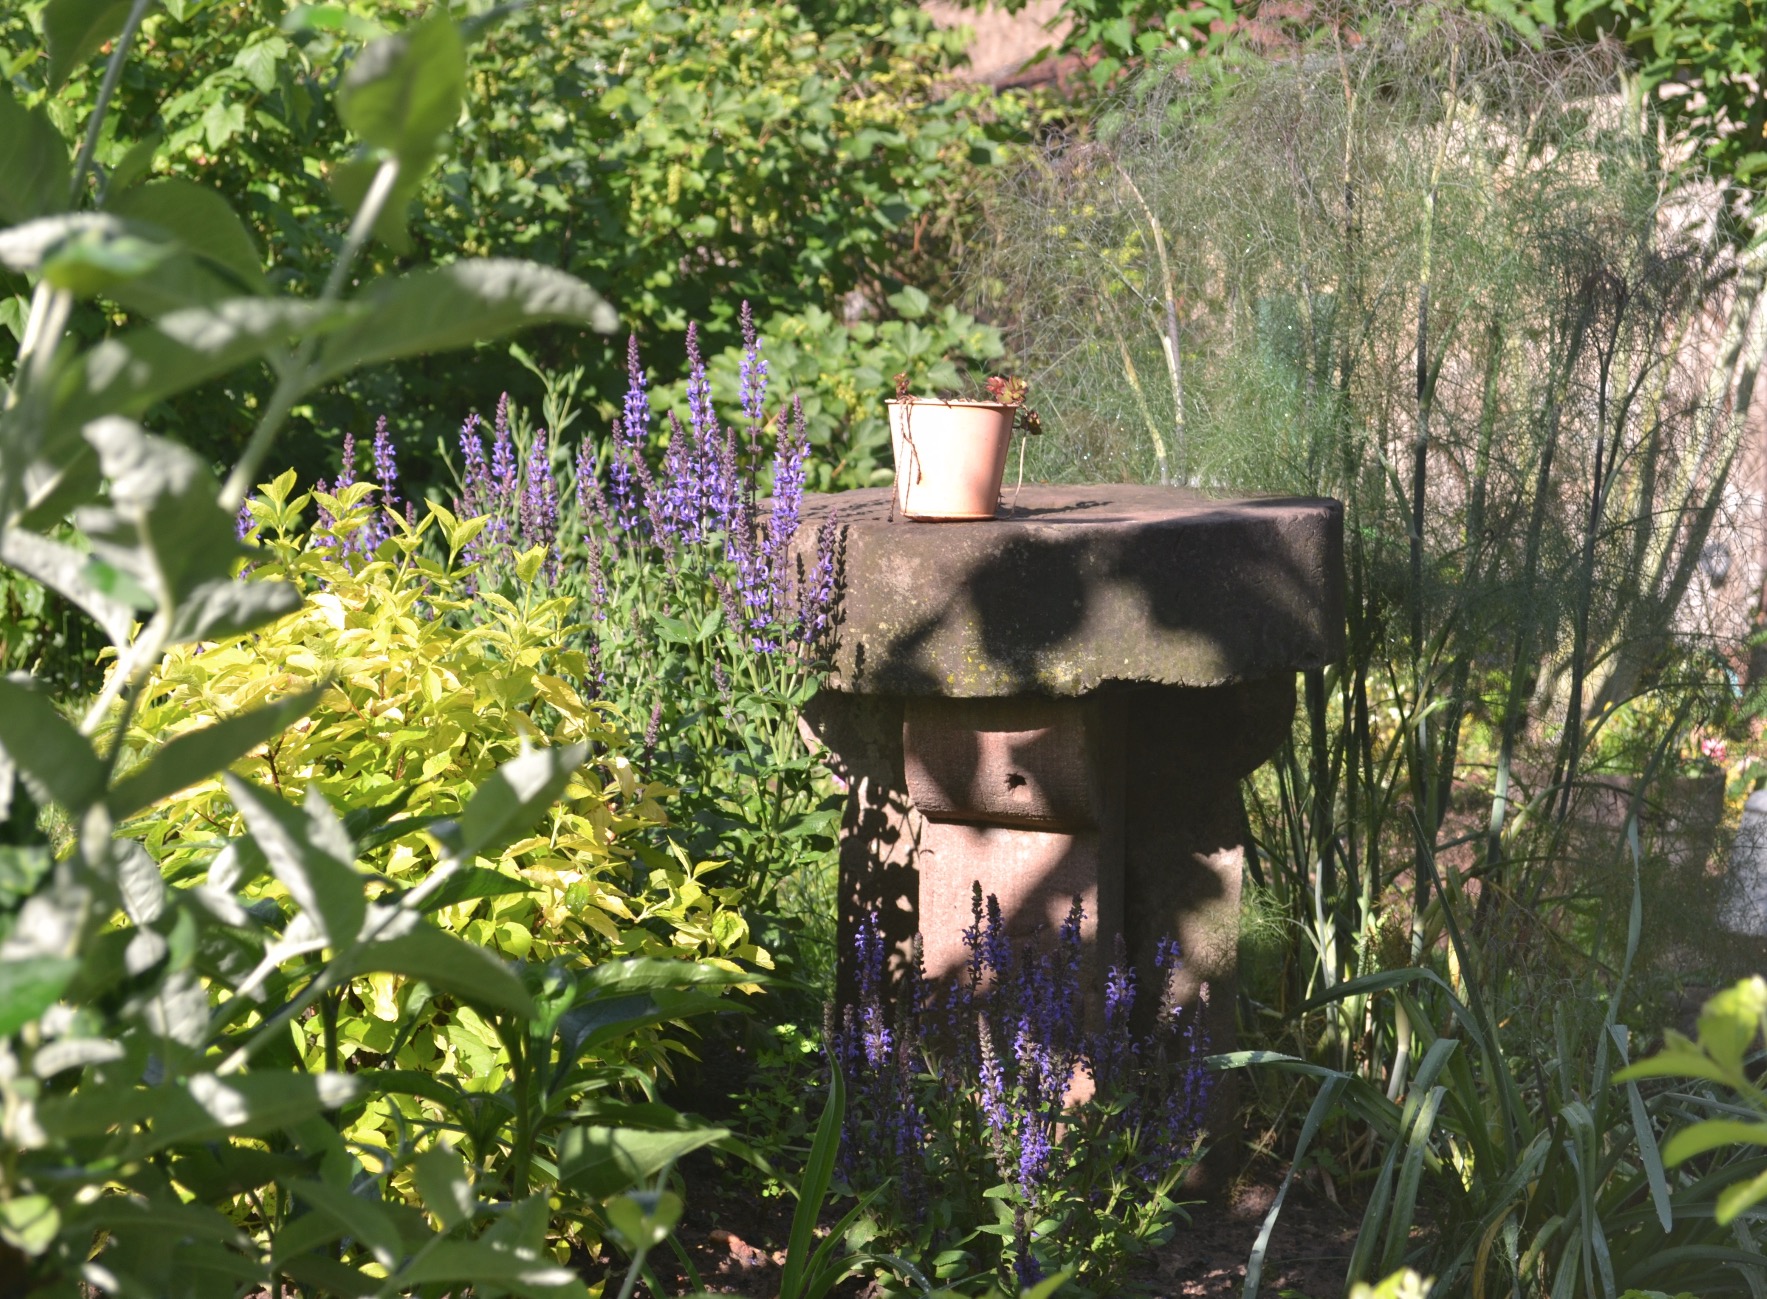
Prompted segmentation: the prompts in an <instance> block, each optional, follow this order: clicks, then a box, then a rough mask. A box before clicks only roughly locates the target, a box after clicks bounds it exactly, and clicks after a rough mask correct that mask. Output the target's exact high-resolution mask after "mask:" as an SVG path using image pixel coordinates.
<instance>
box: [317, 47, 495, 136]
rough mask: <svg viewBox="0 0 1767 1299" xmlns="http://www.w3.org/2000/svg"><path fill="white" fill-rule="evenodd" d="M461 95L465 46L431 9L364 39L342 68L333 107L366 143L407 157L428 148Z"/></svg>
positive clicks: (448, 123)
mask: <svg viewBox="0 0 1767 1299" xmlns="http://www.w3.org/2000/svg"><path fill="white" fill-rule="evenodd" d="M465 98H466V46H465V45H464V44H462V42H461V40H460V32H459V31H458V29H456V28H455V26H454V23H453V21H452V20H451V19H449V18H448V17H447V16H446V14H437V15H435V16H433V17H430V18H426V19H424V20H423V21H421V22H416V23H413V24H412V25H411V26H410V27H407V28H406V29H405V30H404V31H402V32H397V33H394V34H393V35H391V36H383V37H381V38H380V39H378V40H375V41H370V42H369V43H368V45H367V46H365V47H364V48H363V50H362V53H361V54H360V55H358V56H357V58H356V61H355V62H354V63H352V64H351V65H350V67H349V70H348V71H346V72H345V73H344V78H343V83H342V84H341V85H340V86H339V87H338V92H337V113H338V117H339V119H340V120H341V121H342V122H343V124H344V125H345V126H346V127H348V128H349V129H350V130H351V131H353V132H355V134H357V135H358V136H360V137H361V138H362V139H363V140H365V141H366V142H367V143H369V144H371V145H374V146H375V147H376V148H381V149H387V150H389V151H391V152H393V153H396V154H398V155H399V156H400V157H401V158H409V157H412V156H414V155H422V154H426V153H428V152H429V151H430V150H431V149H433V148H434V146H435V140H436V137H437V136H438V135H440V134H442V132H444V131H446V130H448V129H449V128H450V127H452V126H453V125H454V123H455V121H456V120H457V119H458V118H459V117H460V106H461V104H462V103H463V102H464V101H465Z"/></svg>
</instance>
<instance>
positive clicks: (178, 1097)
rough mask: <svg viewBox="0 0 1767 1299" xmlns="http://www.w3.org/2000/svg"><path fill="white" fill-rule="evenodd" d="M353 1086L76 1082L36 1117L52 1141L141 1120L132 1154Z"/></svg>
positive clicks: (255, 1125) (317, 1106)
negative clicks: (144, 1127)
mask: <svg viewBox="0 0 1767 1299" xmlns="http://www.w3.org/2000/svg"><path fill="white" fill-rule="evenodd" d="M361 1092H362V1082H361V1080H360V1079H358V1078H354V1077H351V1076H350V1075H348V1074H341V1073H313V1074H308V1073H292V1072H289V1073H284V1072H280V1071H274V1070H262V1071H257V1072H252V1073H237V1074H229V1075H226V1076H219V1075H216V1074H210V1073H203V1074H193V1075H192V1076H191V1077H190V1078H188V1079H187V1080H185V1081H183V1082H177V1083H164V1084H162V1085H160V1086H158V1087H131V1086H127V1085H115V1084H112V1085H104V1086H97V1087H81V1088H80V1089H79V1090H77V1091H74V1092H70V1093H68V1094H66V1095H60V1096H51V1097H48V1098H46V1099H44V1100H43V1101H41V1102H39V1103H38V1106H37V1121H38V1123H39V1124H40V1125H41V1126H42V1128H43V1131H44V1132H45V1133H47V1134H48V1135H49V1136H50V1137H52V1138H54V1139H56V1140H60V1141H71V1140H75V1139H77V1138H80V1137H92V1136H99V1135H102V1134H103V1133H106V1132H109V1131H111V1130H112V1129H114V1128H116V1127H118V1126H120V1125H124V1124H129V1123H137V1122H141V1121H143V1120H145V1121H148V1122H150V1123H151V1124H152V1125H153V1126H152V1131H151V1132H149V1133H147V1134H145V1135H143V1136H142V1137H140V1138H138V1140H137V1142H136V1143H135V1146H134V1148H133V1153H134V1154H135V1155H136V1156H140V1155H146V1154H151V1153H152V1152H153V1151H156V1150H163V1149H165V1148H166V1147H168V1146H172V1145H177V1144H180V1143H184V1144H194V1143H202V1142H207V1141H213V1140H216V1139H217V1138H220V1137H225V1136H253V1135H259V1134H262V1133H265V1132H270V1131H274V1130H276V1129H278V1128H283V1127H287V1126H289V1125H290V1124H294V1123H298V1122H300V1121H301V1120H302V1119H305V1118H310V1117H311V1116H313V1115H315V1114H319V1113H322V1112H324V1111H325V1110H329V1109H335V1108H337V1107H338V1106H340V1105H345V1104H348V1103H349V1102H350V1101H352V1100H354V1099H356V1098H357V1097H358V1096H359V1095H361Z"/></svg>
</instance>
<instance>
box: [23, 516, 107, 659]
mask: <svg viewBox="0 0 1767 1299" xmlns="http://www.w3.org/2000/svg"><path fill="white" fill-rule="evenodd" d="M88 562H89V556H87V555H86V554H85V553H83V552H81V551H78V550H75V549H74V548H73V547H72V546H69V545H65V544H64V543H62V542H59V541H53V540H51V539H50V538H48V537H44V536H39V535H38V534H37V533H34V532H26V531H25V530H24V529H22V528H9V529H7V530H6V531H5V532H4V533H0V563H3V564H9V565H11V566H12V567H13V568H16V569H17V570H18V571H19V572H21V573H23V574H25V576H27V577H32V578H35V579H36V580H37V581H39V582H41V583H42V584H43V585H44V586H46V587H48V588H49V589H50V590H52V591H54V592H56V593H57V594H58V595H60V596H62V597H64V598H65V599H68V600H71V601H72V602H73V603H74V604H76V605H78V606H79V607H80V608H81V609H83V610H85V612H86V613H87V615H88V616H89V617H90V618H91V619H92V621H93V622H95V623H97V624H98V626H99V628H100V629H101V630H102V631H103V632H104V634H105V635H106V636H107V637H109V639H110V643H111V644H112V645H115V646H118V647H119V648H120V647H121V646H123V645H126V644H128V641H129V629H130V626H131V625H132V624H133V622H134V620H135V611H134V610H133V609H132V608H131V607H130V606H129V605H128V604H126V603H125V602H123V601H121V600H118V599H115V598H113V597H112V596H110V595H108V594H107V593H106V592H104V591H102V590H100V589H99V588H98V586H97V585H96V584H95V583H94V582H93V581H92V580H91V578H90V577H89V576H88Z"/></svg>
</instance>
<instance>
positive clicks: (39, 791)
mask: <svg viewBox="0 0 1767 1299" xmlns="http://www.w3.org/2000/svg"><path fill="white" fill-rule="evenodd" d="M0 749H4V750H5V751H6V755H7V757H9V758H10V759H11V760H12V762H13V765H15V766H16V767H17V768H18V770H19V773H20V774H21V775H23V776H24V778H25V781H26V783H27V784H28V785H29V786H30V788H31V796H32V797H33V798H35V799H36V800H37V801H38V802H39V803H55V804H57V805H59V806H60V807H61V808H62V809H63V810H64V811H66V812H69V813H72V814H73V815H74V816H76V817H77V816H78V815H79V814H80V813H82V812H84V811H85V810H86V809H87V808H88V807H90V806H91V805H92V804H93V803H96V802H97V801H98V800H99V799H100V798H102V797H103V796H104V764H103V763H101V762H100V761H99V760H98V755H97V754H96V753H94V752H93V751H92V745H91V744H90V743H89V742H88V741H87V740H86V737H85V736H83V735H81V734H80V732H79V731H78V730H76V729H75V727H74V725H73V723H72V722H69V721H68V720H67V719H66V718H65V717H63V716H62V715H61V714H60V713H58V712H56V711H55V704H54V703H53V702H52V701H51V700H50V698H49V696H47V695H44V694H39V693H38V692H37V691H35V690H32V689H31V688H30V687H29V686H28V685H26V684H24V683H23V682H22V681H20V680H17V679H14V678H11V677H0Z"/></svg>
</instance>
